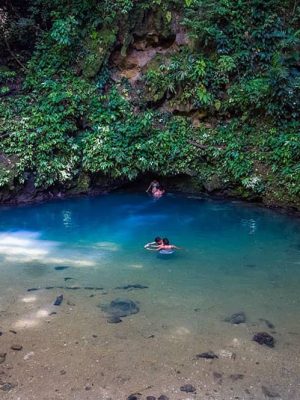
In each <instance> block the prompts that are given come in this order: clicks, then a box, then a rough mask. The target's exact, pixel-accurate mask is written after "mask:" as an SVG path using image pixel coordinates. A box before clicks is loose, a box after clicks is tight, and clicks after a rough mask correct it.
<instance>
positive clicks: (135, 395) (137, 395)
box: [127, 393, 142, 400]
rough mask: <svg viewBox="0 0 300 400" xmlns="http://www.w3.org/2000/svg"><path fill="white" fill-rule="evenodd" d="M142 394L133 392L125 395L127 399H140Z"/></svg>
mask: <svg viewBox="0 0 300 400" xmlns="http://www.w3.org/2000/svg"><path fill="white" fill-rule="evenodd" d="M141 398H142V395H141V393H133V394H131V395H130V396H128V397H127V400H141Z"/></svg>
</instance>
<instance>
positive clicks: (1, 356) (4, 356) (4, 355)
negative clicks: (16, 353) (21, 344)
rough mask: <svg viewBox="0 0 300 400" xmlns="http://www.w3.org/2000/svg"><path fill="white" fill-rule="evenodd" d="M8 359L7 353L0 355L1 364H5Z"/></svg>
mask: <svg viewBox="0 0 300 400" xmlns="http://www.w3.org/2000/svg"><path fill="white" fill-rule="evenodd" d="M5 359H6V353H0V364H2V363H4V362H5Z"/></svg>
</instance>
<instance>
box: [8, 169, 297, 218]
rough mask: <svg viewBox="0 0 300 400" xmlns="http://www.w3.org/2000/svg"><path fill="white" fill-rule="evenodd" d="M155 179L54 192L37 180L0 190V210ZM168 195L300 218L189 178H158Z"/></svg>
mask: <svg viewBox="0 0 300 400" xmlns="http://www.w3.org/2000/svg"><path fill="white" fill-rule="evenodd" d="M151 179H153V176H146V177H142V178H140V179H138V180H136V181H134V182H129V181H125V180H111V179H110V178H107V177H103V176H102V177H99V176H98V177H97V178H96V179H92V178H90V177H88V176H85V177H82V176H81V177H79V178H78V180H77V181H76V182H71V183H69V184H68V185H65V186H54V187H52V188H48V189H43V188H37V187H35V185H34V180H33V179H29V180H28V181H27V182H26V183H25V184H24V185H23V186H21V185H19V186H15V187H13V188H6V189H3V188H2V189H0V206H1V205H6V206H18V205H28V204H36V203H42V202H47V201H51V200H63V199H67V198H74V197H81V196H97V195H101V194H108V193H110V192H113V191H116V190H122V191H134V192H141V191H144V188H145V187H147V185H148V183H149V181H151ZM159 180H160V182H162V184H163V186H164V187H166V188H167V191H169V192H172V193H180V194H185V195H192V196H199V197H203V198H210V199H215V200H236V201H243V202H245V203H247V204H253V205H254V206H256V207H263V208H268V209H271V210H273V211H275V212H277V213H280V214H285V215H290V216H293V217H300V208H299V207H297V206H294V205H290V204H277V202H272V201H270V200H269V199H265V198H264V197H261V198H258V197H257V196H251V195H249V194H247V195H243V194H238V193H237V190H236V188H234V187H227V188H221V187H217V188H216V187H210V186H209V185H208V186H207V185H201V184H199V182H197V181H195V179H193V178H191V177H189V176H179V177H176V176H175V177H162V178H159Z"/></svg>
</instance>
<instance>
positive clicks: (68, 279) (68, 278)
mask: <svg viewBox="0 0 300 400" xmlns="http://www.w3.org/2000/svg"><path fill="white" fill-rule="evenodd" d="M72 279H74V278H71V277H70V276H66V277H65V278H64V281H65V282H67V281H70V280H72Z"/></svg>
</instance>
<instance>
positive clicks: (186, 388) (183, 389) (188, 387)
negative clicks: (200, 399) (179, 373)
mask: <svg viewBox="0 0 300 400" xmlns="http://www.w3.org/2000/svg"><path fill="white" fill-rule="evenodd" d="M180 390H181V392H186V393H196V389H195V388H194V386H193V385H190V384H187V385H183V386H181V387H180Z"/></svg>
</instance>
